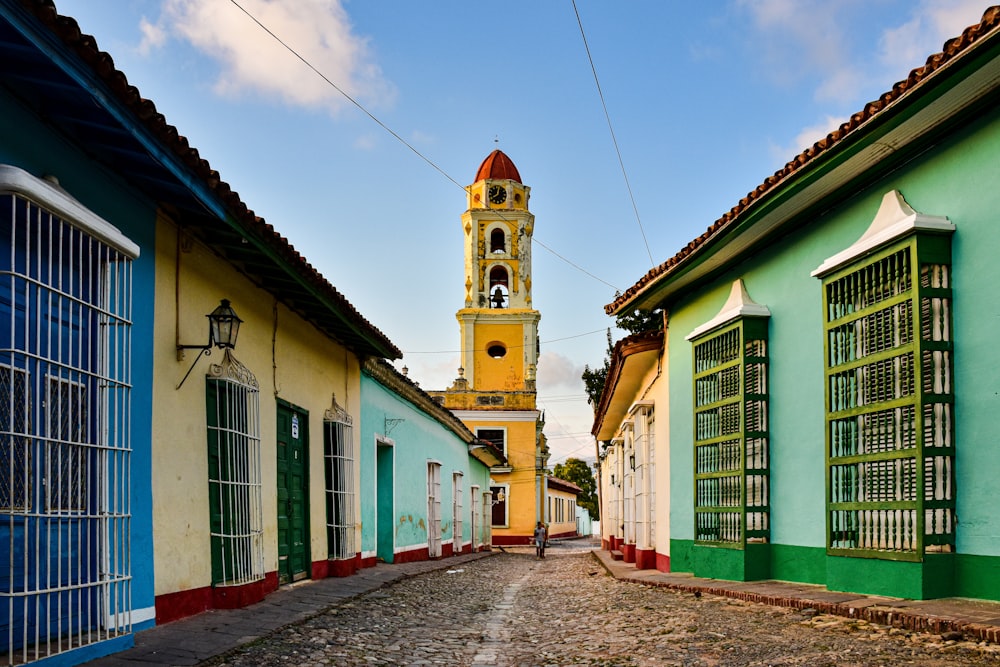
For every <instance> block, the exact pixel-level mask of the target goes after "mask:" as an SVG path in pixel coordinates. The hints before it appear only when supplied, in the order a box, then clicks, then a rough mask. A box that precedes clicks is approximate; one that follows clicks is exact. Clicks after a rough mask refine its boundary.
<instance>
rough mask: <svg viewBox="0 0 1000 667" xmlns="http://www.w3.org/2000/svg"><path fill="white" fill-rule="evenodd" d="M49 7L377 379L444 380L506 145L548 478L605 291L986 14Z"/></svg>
mask: <svg viewBox="0 0 1000 667" xmlns="http://www.w3.org/2000/svg"><path fill="white" fill-rule="evenodd" d="M55 2H56V7H57V9H58V10H59V12H60V13H61V14H65V15H69V16H73V17H74V18H76V19H77V21H78V22H79V24H80V27H81V29H82V30H83V32H85V33H89V34H92V35H94V36H95V37H96V38H97V42H98V45H99V46H100V48H101V49H102V50H104V51H107V52H109V53H110V54H111V55H112V56H113V57H114V59H115V63H116V65H117V67H118V68H119V69H120V70H122V71H123V72H124V73H125V75H126V76H127V77H128V79H129V81H130V83H132V84H133V85H135V86H136V87H137V88H138V89H139V91H140V93H141V94H142V95H143V96H144V97H146V98H149V99H151V100H153V102H154V103H155V104H156V106H157V109H158V110H159V111H160V112H161V113H163V114H164V115H165V116H166V119H167V121H168V122H169V123H171V124H173V125H175V126H176V127H177V128H178V130H179V131H180V133H181V134H182V135H184V136H186V137H187V138H188V140H189V141H190V143H191V145H192V146H194V147H196V148H198V150H199V151H200V153H201V155H202V157H204V158H205V159H207V160H208V161H209V162H210V163H211V164H212V166H213V167H214V168H215V169H216V170H218V171H219V172H220V174H221V176H222V178H223V179H224V180H225V181H227V182H228V183H229V184H230V185H231V186H232V188H233V189H234V190H236V191H237V192H239V193H240V196H241V197H242V199H243V201H244V202H246V203H247V204H248V206H250V208H252V209H253V210H254V211H255V212H256V213H257V215H260V216H262V217H264V218H265V219H266V220H267V222H269V223H270V224H271V225H273V226H274V227H275V228H276V229H277V230H278V231H279V233H281V234H282V235H284V236H285V237H286V238H288V240H289V241H290V242H291V243H292V245H294V246H295V248H296V249H298V250H299V252H300V253H302V254H303V255H304V256H305V257H306V258H307V259H308V260H309V261H310V262H311V263H312V264H313V266H314V267H315V268H316V269H317V270H318V271H320V272H321V273H322V274H323V275H324V276H325V277H326V278H327V279H328V280H329V281H330V282H331V283H332V284H333V285H334V286H336V287H337V289H338V290H340V292H341V293H343V294H344V295H345V296H346V297H347V299H348V300H349V301H351V303H353V304H354V306H355V307H356V308H357V309H358V310H359V311H360V312H361V313H362V314H363V315H364V316H365V317H366V318H367V319H368V320H369V321H370V322H371V323H372V324H374V325H375V326H376V327H378V328H379V329H381V330H382V331H383V332H384V333H385V334H386V335H388V336H389V338H390V339H391V340H392V341H393V342H394V343H395V344H396V345H397V346H398V347H399V348H400V349H401V350H403V351H404V355H405V356H404V359H403V360H402V361H401V362H397V364H396V366H397V368H401V367H402V366H403V365H406V366H407V367H408V369H409V375H410V378H411V379H413V380H416V381H417V382H419V383H420V385H421V386H422V387H423V388H425V389H443V388H446V387H447V386H448V385H449V384H450V383H451V381H452V380H453V379H454V377H455V375H456V369H457V367H458V365H459V354H458V344H459V335H458V334H459V329H458V323H457V321H456V320H455V312H456V311H457V310H458V309H459V308H461V307H462V306H463V283H464V277H463V254H462V253H463V248H462V231H461V226H460V216H461V213H462V212H463V210H464V209H465V203H466V202H465V195H464V192H463V190H462V186H465V185H469V184H470V183H471V181H472V179H473V178H474V177H475V173H476V169H477V168H478V166H479V164H480V162H481V161H482V160H483V158H485V157H486V155H487V154H489V152H490V151H492V150H493V149H494V148H495V147H499V148H500V149H501V150H503V151H504V152H505V153H507V155H509V156H510V158H511V159H512V160H513V161H514V163H515V164H516V165H517V167H518V170H519V171H520V173H521V177H522V179H523V180H524V182H525V184H527V185H529V186H530V187H531V188H532V191H531V195H532V197H531V210H532V212H533V213H534V214H535V234H534V236H535V240H536V242H537V243H536V245H535V248H534V249H533V253H532V261H533V267H532V268H533V276H534V281H533V295H534V305H535V307H536V308H537V309H538V310H539V311H541V314H542V320H541V323H540V334H541V341H542V345H541V356H540V359H539V368H538V391H539V407H540V408H541V409H543V410H545V414H546V429H545V430H546V434H547V435H548V437H549V444H550V447H551V449H552V452H553V456H552V459H551V463H553V464H554V463H557V462H560V461H562V460H565V458H566V457H567V456H577V457H581V458H593V455H594V446H593V441H592V439H591V438H590V435H589V433H590V428H591V424H592V421H593V413H592V410H591V408H590V406H589V405H588V404H587V403H586V400H585V396H584V393H583V385H582V382H581V381H580V373H581V372H582V370H583V366H584V364H590V365H591V366H598V365H600V364H601V363H602V361H603V358H604V354H605V350H606V338H605V330H606V329H607V327H609V326H611V325H612V324H613V322H612V321H611V320H610V318H608V317H607V316H606V315H605V314H604V309H603V306H604V305H605V304H607V303H609V302H611V301H612V300H613V299H614V297H615V290H616V289H617V290H625V289H627V288H628V287H630V286H631V285H632V284H634V283H635V282H636V281H637V280H638V279H639V278H640V277H641V276H642V275H643V274H645V273H646V272H647V271H648V270H649V269H650V268H651V267H652V266H654V265H658V264H660V263H662V262H663V261H665V260H666V259H668V258H669V257H671V256H672V255H674V254H675V253H676V252H677V251H678V250H679V249H680V248H681V247H683V246H684V245H685V244H687V243H688V242H689V241H690V240H691V239H693V238H695V237H697V236H698V235H699V234H701V233H702V232H703V231H705V229H706V228H707V227H708V226H710V225H711V224H712V222H714V221H715V220H716V219H718V218H719V217H720V216H722V215H723V214H724V213H725V212H726V211H728V210H729V209H730V208H731V207H732V206H733V205H735V204H736V203H737V202H738V201H739V200H740V198H742V197H743V196H745V195H746V193H747V192H749V191H750V190H752V189H753V188H754V187H756V186H757V185H758V184H760V183H761V182H762V181H763V180H764V179H765V178H766V177H767V176H769V175H770V174H772V173H774V172H775V171H776V170H778V169H780V168H781V167H782V166H783V165H784V164H785V163H786V162H788V161H789V160H791V159H792V158H793V157H794V156H795V155H796V154H797V153H799V152H800V151H801V150H803V149H804V148H806V147H807V146H808V145H811V144H812V143H813V142H814V141H816V140H817V139H819V138H820V137H822V136H824V135H825V134H826V133H827V132H829V131H830V130H831V129H833V128H834V127H836V126H837V125H838V124H839V123H840V122H842V121H843V120H845V119H846V118H847V117H849V116H850V114H852V113H854V112H855V111H858V110H860V109H861V108H862V107H863V106H864V104H865V103H866V102H868V101H870V100H872V99H875V98H877V97H878V96H879V95H880V94H881V93H882V92H885V91H886V90H889V89H890V88H891V86H892V84H893V83H895V82H896V81H898V80H900V79H903V78H905V77H906V75H907V74H908V73H909V71H910V70H911V69H913V68H914V67H918V66H920V65H922V64H923V62H924V61H925V60H926V58H927V56H928V55H930V54H932V53H935V52H937V51H940V50H941V47H942V44H943V43H944V41H945V40H946V39H948V38H950V37H954V36H956V35H958V34H959V33H961V31H962V30H963V29H964V28H965V27H966V26H968V25H971V24H973V23H978V22H979V20H980V18H981V17H982V13H983V11H984V10H985V9H986V7H987V6H988V3H987V2H980V1H969V0H937V1H930V0H825V1H819V0H757V1H754V0H705V1H699V2H680V1H667V0H648V1H645V0H632V1H613V0H603V1H600V2H595V1H593V0H576V5H575V7H574V4H573V2H572V0H511V1H508V2H504V3H499V4H486V3H472V2H458V1H454V0H438V1H435V2H420V3H418V2H402V1H401V0H384V1H381V2H380V1H373V0H367V1H366V0H346V1H338V0H295V1H294V2H291V1H288V0H55ZM241 8H242V9H241ZM244 10H245V11H244ZM577 12H578V14H577ZM248 14H250V15H252V16H254V17H255V18H256V19H257V20H258V21H259V22H260V23H261V24H263V25H264V26H266V27H267V29H269V30H270V31H271V32H272V33H274V35H276V36H277V37H279V38H280V39H281V40H282V41H284V42H285V43H286V44H287V45H288V46H290V47H291V48H292V49H294V50H295V51H296V52H297V53H298V54H299V55H300V56H302V59H299V58H297V57H296V56H294V55H292V54H291V53H289V51H287V50H286V49H285V47H283V46H281V44H280V43H278V42H277V41H276V40H275V38H274V37H273V36H271V35H270V34H268V32H266V31H265V30H264V29H263V28H261V26H260V25H258V23H256V22H254V20H252V19H251V18H250V16H248ZM577 15H579V20H580V22H581V23H582V25H583V33H584V34H585V35H586V44H587V46H589V50H590V54H591V56H592V57H593V67H594V69H595V70H596V72H597V77H598V80H599V82H600V91H601V93H603V98H604V103H605V104H606V106H607V111H608V115H609V116H610V122H611V126H612V128H613V130H614V136H615V138H616V139H617V145H618V147H617V150H616V147H615V143H614V142H613V140H612V135H611V132H610V130H609V124H608V120H607V118H606V117H605V112H604V107H603V106H602V102H601V96H600V94H599V92H598V88H597V85H596V83H595V79H594V73H593V70H592V69H591V62H590V60H588V56H587V50H586V48H585V45H584V39H583V36H582V35H581V30H580V25H579V24H578V21H577ZM303 60H305V61H308V63H309V65H311V66H312V67H313V68H315V70H318V71H319V72H320V73H321V74H322V76H320V74H317V72H316V71H314V70H313V69H312V68H310V67H309V66H308V65H307V64H306V63H305V62H303ZM324 78H325V79H324ZM338 89H339V90H338ZM347 96H350V98H351V99H353V100H354V101H355V102H356V103H357V104H355V103H352V102H351V101H350V100H349V99H348V97H347ZM359 106H360V107H361V108H359ZM394 135H397V136H398V138H397V136H394ZM404 142H405V143H404ZM619 153H620V155H621V162H622V163H623V164H624V172H625V175H627V178H628V186H626V181H625V176H623V169H622V166H621V165H620V164H619V157H618V156H619ZM629 189H631V194H630V192H629ZM633 201H634V206H633ZM640 225H641V226H640ZM234 307H236V304H234ZM237 310H238V307H237ZM616 338H617V336H616Z"/></svg>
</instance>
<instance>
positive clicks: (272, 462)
mask: <svg viewBox="0 0 1000 667" xmlns="http://www.w3.org/2000/svg"><path fill="white" fill-rule="evenodd" d="M181 245H182V247H183V250H181V252H179V253H178V234H177V228H176V227H175V226H174V225H173V224H172V223H171V222H169V221H168V220H166V219H164V218H161V219H160V221H159V223H158V224H157V242H156V252H157V257H156V271H157V272H156V307H155V312H156V315H155V317H156V323H157V324H156V334H155V346H156V347H155V360H154V373H153V377H154V388H153V405H154V413H153V526H154V528H153V531H154V535H153V537H154V540H155V557H154V558H155V563H154V566H155V572H156V594H157V595H163V594H165V593H173V592H179V591H185V590H189V589H194V588H200V587H204V586H208V585H210V584H211V553H210V538H209V516H208V454H207V450H208V444H207V432H206V407H205V396H206V384H205V374H206V372H207V370H208V366H209V364H211V363H215V362H217V361H219V360H221V358H222V352H221V351H218V350H216V351H213V353H212V355H211V356H210V357H208V358H204V357H203V358H200V359H199V360H198V362H197V365H196V366H195V369H194V371H192V373H191V375H190V377H188V379H187V381H186V382H185V384H184V386H183V387H181V388H180V389H176V385H177V383H179V382H180V381H181V378H182V377H183V376H184V373H185V372H187V370H188V368H189V367H190V366H191V364H192V363H194V361H195V358H196V355H198V354H200V352H199V351H198V350H188V351H187V352H186V353H185V358H184V359H183V360H181V361H178V360H177V354H176V350H175V346H176V344H177V342H178V341H177V337H176V334H175V326H176V327H177V329H178V330H179V334H180V336H179V339H180V342H181V343H185V344H205V343H206V342H207V340H208V318H207V317H206V315H207V314H208V313H209V312H211V311H212V310H213V309H214V308H215V307H216V306H218V305H219V301H220V300H221V299H223V298H227V299H229V300H230V301H231V302H232V307H233V309H234V310H235V311H236V313H237V314H238V315H239V316H240V318H241V319H243V324H242V326H241V328H240V333H239V338H238V340H237V342H236V348H235V351H234V356H235V357H236V358H237V359H239V360H240V361H241V362H242V363H243V364H244V365H246V366H247V367H248V368H249V369H250V370H251V372H253V373H254V375H255V376H256V378H257V381H258V383H259V385H260V422H261V423H260V428H261V474H262V502H263V517H264V570H265V572H273V571H275V570H276V569H277V566H278V554H277V507H276V486H277V471H276V456H277V454H276V429H277V425H276V401H275V399H276V398H281V399H283V400H285V401H288V402H289V403H292V404H293V405H295V406H297V407H299V408H302V409H304V410H307V411H308V413H309V503H310V521H309V530H310V537H311V544H310V547H311V552H312V553H311V555H310V560H311V561H317V560H324V559H326V557H327V546H326V530H325V522H326V517H325V506H324V502H323V487H324V483H325V482H324V475H323V465H322V462H323V430H322V428H323V414H324V411H325V410H326V409H328V408H329V407H330V406H331V402H332V396H333V394H334V393H336V400H337V402H338V403H339V404H340V405H341V406H343V407H344V408H346V409H347V411H348V412H349V413H350V414H351V415H353V416H354V417H355V419H357V418H358V416H359V415H360V381H361V380H360V378H361V374H360V367H359V365H358V361H357V358H356V357H355V356H354V355H353V354H351V353H349V352H348V351H347V350H346V349H345V348H344V347H342V346H341V345H339V344H336V343H334V342H332V341H330V340H329V339H327V338H326V337H324V336H322V335H321V334H319V332H317V331H316V330H315V329H314V328H313V327H312V326H311V325H309V324H307V323H306V322H305V321H304V320H302V319H301V318H300V317H298V316H297V315H295V314H293V313H291V312H290V311H289V310H288V309H287V308H285V307H284V306H282V305H280V304H277V303H276V302H275V299H274V298H273V297H272V296H271V295H269V294H268V293H267V292H265V291H264V290H261V289H259V288H257V287H255V286H254V285H253V284H252V283H250V281H249V280H247V278H245V277H244V276H243V275H242V274H240V273H239V272H237V271H236V270H235V269H234V268H233V267H232V266H230V265H229V264H228V263H227V262H225V261H223V260H222V259H220V258H219V257H218V256H216V255H215V254H214V253H212V252H211V251H209V250H208V249H207V248H206V247H204V246H202V245H201V244H198V243H191V242H190V241H188V242H185V243H181ZM359 433H360V429H357V428H355V429H354V439H355V443H354V445H355V451H359V446H360V435H359ZM359 482H360V480H359V477H358V475H357V470H356V479H355V488H358V486H359ZM357 530H358V534H357V541H356V544H357V545H359V546H360V543H361V542H360V523H359V525H358V527H357Z"/></svg>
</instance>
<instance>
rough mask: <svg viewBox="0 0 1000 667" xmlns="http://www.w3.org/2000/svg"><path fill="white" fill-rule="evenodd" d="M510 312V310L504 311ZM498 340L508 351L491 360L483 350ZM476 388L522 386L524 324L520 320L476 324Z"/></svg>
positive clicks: (511, 388) (507, 388)
mask: <svg viewBox="0 0 1000 667" xmlns="http://www.w3.org/2000/svg"><path fill="white" fill-rule="evenodd" d="M505 312H510V311H505ZM495 341H499V342H502V343H503V344H504V345H505V346H506V347H507V354H506V355H505V356H504V357H503V358H500V359H493V358H492V357H490V356H489V355H488V354H487V353H486V350H487V349H488V348H489V346H490V344H491V343H493V342H495ZM474 345H475V349H476V354H475V374H474V375H473V377H474V378H475V380H474V382H475V385H476V389H478V390H481V391H490V390H499V391H519V390H523V389H524V326H523V325H522V324H520V323H511V324H506V323H505V324H487V323H479V324H477V325H476V329H475V335H474Z"/></svg>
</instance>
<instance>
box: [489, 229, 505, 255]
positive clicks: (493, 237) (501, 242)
mask: <svg viewBox="0 0 1000 667" xmlns="http://www.w3.org/2000/svg"><path fill="white" fill-rule="evenodd" d="M490 252H492V253H495V254H498V255H500V254H503V253H505V252H507V235H506V234H504V233H503V230H502V229H500V228H499V227H498V228H496V229H494V230H493V231H492V232H490Z"/></svg>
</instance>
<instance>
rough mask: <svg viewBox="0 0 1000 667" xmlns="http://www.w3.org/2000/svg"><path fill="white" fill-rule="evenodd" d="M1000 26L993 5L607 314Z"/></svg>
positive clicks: (997, 8)
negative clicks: (978, 18) (974, 22)
mask: <svg viewBox="0 0 1000 667" xmlns="http://www.w3.org/2000/svg"><path fill="white" fill-rule="evenodd" d="M998 25H1000V6H992V7H989V8H987V9H986V11H984V12H983V17H982V19H981V20H980V22H979V23H977V24H973V25H971V26H969V27H967V28H966V29H965V30H963V31H962V34H961V35H959V36H958V37H953V38H951V39H949V40H947V41H945V43H944V46H943V48H942V51H940V52H938V53H934V54H931V55H930V56H928V57H927V60H926V62H925V63H924V64H923V65H922V66H920V67H917V68H914V69H913V70H911V71H910V73H909V75H908V76H907V77H906V78H905V79H903V80H901V81H897V82H896V83H895V84H893V86H892V88H891V89H890V90H889V91H887V92H885V93H883V94H882V95H880V96H879V97H878V99H876V100H873V101H871V102H868V103H867V104H866V105H865V106H864V107H863V108H862V109H861V110H860V111H857V112H855V113H854V114H852V115H851V117H850V118H849V119H848V120H847V121H845V122H844V123H842V124H841V125H840V126H839V127H838V128H836V129H835V130H832V131H831V132H830V133H828V134H827V135H826V136H825V137H823V138H822V139H820V140H819V141H817V142H815V143H814V144H813V145H812V146H810V147H809V148H806V149H805V150H803V151H802V152H801V153H799V154H798V155H796V156H795V157H794V158H792V159H791V160H789V161H788V162H787V163H786V164H785V166H784V167H782V168H781V169H779V170H777V171H776V172H774V173H773V174H772V175H770V176H768V177H767V178H766V179H764V182H763V183H761V184H760V185H758V186H757V187H756V188H754V189H753V190H751V191H750V192H749V193H748V194H747V196H746V197H743V198H742V199H740V201H739V203H738V204H736V205H735V206H733V207H732V208H731V209H729V211H727V212H726V213H725V214H723V215H722V217H720V218H719V219H717V220H716V221H715V222H714V223H712V224H711V225H710V226H709V228H708V229H707V230H706V231H705V232H704V233H703V234H701V235H700V236H698V237H697V238H696V239H694V240H692V241H690V242H689V243H688V244H687V245H686V246H684V247H683V248H682V249H681V250H680V251H679V252H678V253H676V254H675V255H674V256H673V257H670V258H669V259H667V260H666V261H665V262H663V263H662V264H660V265H658V266H655V267H653V268H652V269H650V270H649V271H648V272H647V273H646V274H645V275H644V276H643V277H641V278H640V279H639V280H638V281H637V282H636V283H635V284H634V285H633V286H632V287H630V288H628V289H627V290H625V291H624V292H623V293H621V294H620V295H619V296H618V297H616V298H615V300H614V301H613V302H612V303H610V304H608V305H606V306H605V307H604V311H605V312H606V313H607V314H609V315H611V314H614V312H615V311H616V309H617V308H618V307H619V306H620V305H622V304H624V303H626V302H627V301H629V300H630V299H631V298H632V297H633V296H635V295H636V294H637V293H639V292H640V291H642V289H643V288H644V287H646V285H648V284H649V283H650V282H652V281H653V280H655V279H656V278H658V277H659V276H660V275H662V274H664V273H666V272H667V271H668V270H669V269H671V268H672V267H674V266H676V265H677V264H678V263H680V262H681V261H682V260H683V259H685V258H686V257H687V256H689V255H690V254H691V253H693V252H694V251H696V250H697V249H698V248H700V247H702V246H703V245H704V244H705V243H706V242H707V241H708V240H709V239H710V238H711V237H712V236H714V235H716V234H717V233H719V232H720V231H721V230H723V229H724V228H725V227H726V226H727V225H728V224H730V223H731V222H732V221H733V220H735V219H736V218H738V217H739V216H740V215H741V214H742V213H743V212H744V211H745V210H746V209H747V208H749V207H750V205H751V204H753V203H754V202H755V201H757V200H759V199H760V198H761V197H763V196H764V195H766V194H767V193H768V192H770V191H771V190H773V189H774V188H775V187H776V186H777V185H779V184H780V183H782V182H783V181H785V180H786V179H788V178H790V177H792V176H793V175H795V174H796V173H797V172H798V171H799V170H800V169H802V168H803V167H804V166H805V165H806V164H808V163H809V162H810V161H812V160H813V159H815V158H816V157H817V156H819V155H822V154H823V153H825V152H826V151H828V150H830V149H831V148H833V147H834V146H836V145H837V144H839V143H840V142H841V141H842V140H843V139H844V138H845V137H846V136H847V135H849V134H851V133H853V132H854V131H856V130H857V129H858V128H859V127H860V126H861V125H863V124H865V123H867V122H868V121H869V120H871V119H872V118H873V117H874V116H875V115H877V114H878V113H880V112H881V111H882V110H883V109H885V108H886V107H887V106H888V105H889V104H891V103H893V102H895V101H897V100H898V99H899V98H900V97H902V96H903V95H905V94H907V93H908V92H910V91H911V90H913V88H914V87H915V86H916V85H917V84H919V83H920V82H921V81H923V80H924V79H926V78H927V77H928V76H930V75H931V74H933V73H934V72H936V71H938V70H939V69H940V68H941V67H942V66H943V65H945V64H946V63H948V62H949V61H950V60H952V59H953V58H955V57H956V56H958V55H960V54H961V53H962V52H964V51H965V50H966V49H967V48H968V47H969V46H970V45H972V44H974V43H975V42H977V41H978V40H979V39H980V38H982V37H983V36H984V35H986V34H988V33H990V32H992V31H994V30H995V29H996V28H997V26H998Z"/></svg>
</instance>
